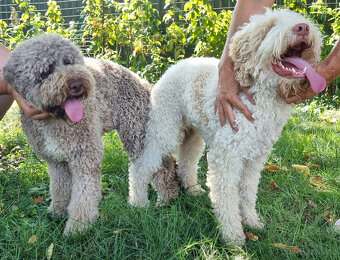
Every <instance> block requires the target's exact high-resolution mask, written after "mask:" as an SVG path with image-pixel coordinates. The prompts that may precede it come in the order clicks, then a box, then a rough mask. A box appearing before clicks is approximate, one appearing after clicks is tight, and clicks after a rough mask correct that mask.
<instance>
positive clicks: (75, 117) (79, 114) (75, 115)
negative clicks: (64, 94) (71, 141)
mask: <svg viewBox="0 0 340 260" xmlns="http://www.w3.org/2000/svg"><path fill="white" fill-rule="evenodd" d="M62 107H63V108H64V109H65V112H66V115H67V116H68V118H69V119H70V120H71V121H72V122H75V123H78V122H79V121H80V120H81V119H82V118H83V115H84V108H83V104H82V103H81V102H80V101H79V100H78V99H75V98H73V99H69V100H66V102H65V103H64V104H63V105H62Z"/></svg>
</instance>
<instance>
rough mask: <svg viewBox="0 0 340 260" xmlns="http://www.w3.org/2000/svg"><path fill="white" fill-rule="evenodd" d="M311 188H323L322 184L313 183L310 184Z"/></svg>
mask: <svg viewBox="0 0 340 260" xmlns="http://www.w3.org/2000/svg"><path fill="white" fill-rule="evenodd" d="M311 184H312V186H314V187H316V188H319V189H322V188H323V185H322V184H319V183H314V182H311Z"/></svg>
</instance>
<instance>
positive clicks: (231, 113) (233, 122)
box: [225, 104, 238, 133]
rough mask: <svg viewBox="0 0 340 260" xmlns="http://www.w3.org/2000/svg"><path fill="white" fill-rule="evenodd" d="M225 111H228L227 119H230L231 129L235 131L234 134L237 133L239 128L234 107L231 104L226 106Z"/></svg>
mask: <svg viewBox="0 0 340 260" xmlns="http://www.w3.org/2000/svg"><path fill="white" fill-rule="evenodd" d="M225 110H226V115H227V119H228V122H229V125H230V127H231V129H232V130H233V132H234V133H237V131H238V127H237V123H236V120H235V113H234V111H233V108H232V106H231V105H230V104H226V105H225Z"/></svg>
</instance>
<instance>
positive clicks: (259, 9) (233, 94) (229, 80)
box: [215, 0, 274, 132]
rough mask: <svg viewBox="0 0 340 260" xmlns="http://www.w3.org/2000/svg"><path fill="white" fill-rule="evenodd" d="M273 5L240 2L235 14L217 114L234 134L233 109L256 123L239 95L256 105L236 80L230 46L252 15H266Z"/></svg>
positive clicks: (222, 67)
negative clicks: (234, 36)
mask: <svg viewBox="0 0 340 260" xmlns="http://www.w3.org/2000/svg"><path fill="white" fill-rule="evenodd" d="M273 3H274V0H239V1H237V3H236V6H235V9H234V12H233V16H232V19H231V22H230V26H229V31H228V36H227V40H226V43H225V46H224V50H223V53H222V56H221V59H220V62H219V65H218V74H219V79H218V93H217V96H216V100H215V113H216V111H217V112H218V115H219V119H220V123H221V125H222V126H223V125H225V124H226V119H227V120H228V122H229V124H230V126H231V128H232V129H233V131H234V132H237V131H238V128H237V125H236V124H235V115H234V112H233V109H232V108H233V107H235V108H236V109H237V110H239V111H240V112H241V113H242V114H243V115H244V116H245V117H246V118H247V119H248V120H249V121H254V118H253V117H252V115H251V113H250V111H249V109H248V108H247V107H246V105H245V104H244V103H243V102H242V101H241V100H240V98H239V97H238V94H239V93H240V92H241V91H243V92H244V93H245V94H246V96H247V97H248V99H249V100H250V101H251V102H252V103H254V100H253V98H252V96H251V94H249V92H248V91H247V89H246V88H241V86H240V84H239V83H238V82H237V81H236V79H235V73H234V68H233V66H234V64H233V62H232V60H231V58H230V56H229V44H230V41H231V38H232V37H233V35H234V33H235V32H236V31H237V30H238V28H239V27H240V26H242V25H243V24H244V23H246V22H248V21H249V18H250V16H251V15H253V14H261V13H264V12H265V8H267V7H271V6H272V5H273Z"/></svg>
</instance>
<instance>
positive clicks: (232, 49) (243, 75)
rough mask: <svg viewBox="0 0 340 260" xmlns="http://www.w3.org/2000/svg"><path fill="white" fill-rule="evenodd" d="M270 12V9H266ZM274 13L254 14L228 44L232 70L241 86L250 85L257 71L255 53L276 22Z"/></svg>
mask: <svg viewBox="0 0 340 260" xmlns="http://www.w3.org/2000/svg"><path fill="white" fill-rule="evenodd" d="M267 12H270V11H267ZM276 20H277V19H276V17H275V16H274V15H269V16H268V15H266V16H263V15H255V16H253V17H251V19H250V23H248V24H246V25H245V26H244V27H242V28H241V29H240V30H239V31H237V32H236V33H235V34H234V36H233V38H232V40H231V44H230V46H229V55H230V57H231V58H232V60H233V62H234V71H235V76H236V79H237V81H238V82H239V83H240V84H241V86H250V85H252V83H253V79H254V77H255V76H256V75H254V73H255V74H256V73H257V72H256V71H255V68H256V67H258V66H257V63H258V61H257V59H256V53H257V50H258V48H259V47H260V45H261V43H262V41H263V40H264V38H265V37H266V35H267V33H268V32H269V31H270V29H271V28H272V27H273V26H274V25H275V23H276Z"/></svg>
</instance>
